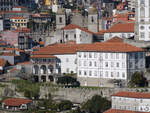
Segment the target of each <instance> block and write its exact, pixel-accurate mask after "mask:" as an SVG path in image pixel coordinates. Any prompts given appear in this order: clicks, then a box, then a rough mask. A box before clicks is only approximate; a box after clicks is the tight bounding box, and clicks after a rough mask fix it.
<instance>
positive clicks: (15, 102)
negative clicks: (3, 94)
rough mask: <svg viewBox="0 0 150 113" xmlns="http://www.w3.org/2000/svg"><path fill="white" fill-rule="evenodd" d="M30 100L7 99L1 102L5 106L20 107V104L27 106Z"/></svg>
mask: <svg viewBox="0 0 150 113" xmlns="http://www.w3.org/2000/svg"><path fill="white" fill-rule="evenodd" d="M31 102H32V100H29V99H22V98H8V99H5V100H4V101H3V103H4V104H5V105H7V106H20V105H21V104H29V103H31Z"/></svg>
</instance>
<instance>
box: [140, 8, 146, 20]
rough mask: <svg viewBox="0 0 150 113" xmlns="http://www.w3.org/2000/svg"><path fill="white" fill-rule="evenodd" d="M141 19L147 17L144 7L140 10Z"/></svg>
mask: <svg viewBox="0 0 150 113" xmlns="http://www.w3.org/2000/svg"><path fill="white" fill-rule="evenodd" d="M140 17H142V18H143V17H145V8H144V7H141V8H140Z"/></svg>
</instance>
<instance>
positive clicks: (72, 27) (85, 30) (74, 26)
mask: <svg viewBox="0 0 150 113" xmlns="http://www.w3.org/2000/svg"><path fill="white" fill-rule="evenodd" d="M61 29H62V30H71V29H80V30H81V31H84V32H87V33H90V34H94V32H92V31H89V30H88V29H86V28H83V27H80V26H78V25H75V24H69V25H67V26H65V27H63V28H61Z"/></svg>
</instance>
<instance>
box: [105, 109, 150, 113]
mask: <svg viewBox="0 0 150 113" xmlns="http://www.w3.org/2000/svg"><path fill="white" fill-rule="evenodd" d="M104 113H148V112H138V111H129V110H119V109H109V110H107V111H105V112H104Z"/></svg>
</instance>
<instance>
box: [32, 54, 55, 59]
mask: <svg viewBox="0 0 150 113" xmlns="http://www.w3.org/2000/svg"><path fill="white" fill-rule="evenodd" d="M31 58H56V56H53V55H32V56H31Z"/></svg>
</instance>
